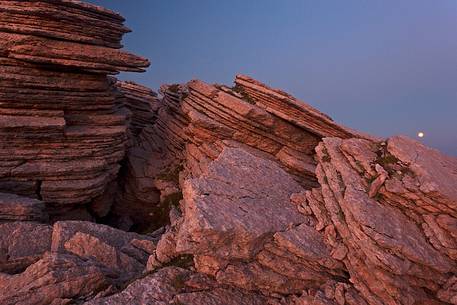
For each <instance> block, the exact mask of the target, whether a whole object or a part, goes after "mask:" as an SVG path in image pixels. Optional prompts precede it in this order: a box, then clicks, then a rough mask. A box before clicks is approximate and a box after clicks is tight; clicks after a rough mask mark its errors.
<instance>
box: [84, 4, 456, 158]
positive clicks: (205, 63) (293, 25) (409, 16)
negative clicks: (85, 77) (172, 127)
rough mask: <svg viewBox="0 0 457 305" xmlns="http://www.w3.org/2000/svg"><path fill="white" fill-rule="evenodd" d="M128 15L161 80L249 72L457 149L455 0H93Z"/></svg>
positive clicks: (130, 45) (152, 78)
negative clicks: (419, 133)
mask: <svg viewBox="0 0 457 305" xmlns="http://www.w3.org/2000/svg"><path fill="white" fill-rule="evenodd" d="M89 2H92V3H95V4H99V5H102V6H105V7H107V8H110V9H113V10H115V11H117V12H120V13H121V14H122V15H123V16H124V17H125V18H126V19H127V22H126V24H127V26H129V27H130V28H131V29H132V30H133V33H130V34H128V35H126V36H125V39H124V44H125V46H126V48H127V49H129V50H130V51H132V52H134V53H137V54H140V55H143V56H146V57H148V58H149V59H150V60H151V63H152V64H151V67H150V68H149V70H148V72H147V73H144V74H124V75H122V76H121V78H124V79H132V80H135V81H137V82H139V83H142V84H144V85H147V86H149V87H152V88H155V89H156V88H158V86H159V85H160V84H162V83H176V82H187V81H188V80H190V79H195V78H198V79H202V80H204V81H208V82H217V83H225V84H229V85H230V84H231V83H232V82H233V79H234V76H235V75H236V74H238V73H243V74H247V75H250V76H252V77H254V78H257V79H259V80H260V81H263V82H265V83H267V84H269V85H271V86H273V87H278V88H281V89H283V90H285V91H288V92H290V93H292V94H293V95H295V96H296V97H297V98H299V99H301V100H303V101H305V102H307V103H309V104H311V105H313V106H314V107H316V108H318V109H320V110H321V111H323V112H326V113H327V114H329V115H330V116H332V117H333V118H334V119H335V120H336V121H337V122H340V123H342V124H344V125H347V126H349V127H352V128H355V129H359V130H362V131H365V132H369V133H372V134H376V135H380V136H390V135H394V134H406V135H409V136H411V137H415V138H417V137H416V135H417V133H418V132H419V131H423V132H424V133H425V137H424V138H423V139H421V141H423V142H425V143H426V144H428V145H430V146H433V147H436V148H438V149H440V150H442V151H444V152H446V153H448V154H452V155H457V1H456V0H439V1H431V0H370V1H368V0H345V1H339V0H333V1H330V0H323V1H314V0H283V1H277V0H262V1H260V0H250V1H248V0H231V1H216V0H193V1H187V0H135V1H125V0H93V1H89Z"/></svg>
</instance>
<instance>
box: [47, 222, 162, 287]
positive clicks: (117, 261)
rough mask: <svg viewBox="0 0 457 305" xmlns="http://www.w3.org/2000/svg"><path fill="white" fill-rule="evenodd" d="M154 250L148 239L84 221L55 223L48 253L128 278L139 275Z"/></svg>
mask: <svg viewBox="0 0 457 305" xmlns="http://www.w3.org/2000/svg"><path fill="white" fill-rule="evenodd" d="M154 250H155V243H154V240H153V239H152V238H151V237H148V236H145V235H139V234H136V233H130V232H124V231H121V230H117V229H114V228H112V227H109V226H105V225H100V224H94V223H90V222H83V221H62V222H56V223H55V224H54V227H53V232H52V245H51V251H53V252H58V253H71V254H74V255H77V256H79V257H81V258H84V259H92V260H95V261H97V262H98V263H99V264H101V265H103V266H105V267H106V268H109V269H111V270H113V271H115V272H117V273H119V274H120V276H121V277H122V278H131V277H133V276H136V275H137V274H139V273H141V272H142V271H143V269H144V268H145V266H146V263H147V260H148V257H149V255H151V254H152V253H153V251H154Z"/></svg>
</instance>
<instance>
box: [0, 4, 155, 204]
mask: <svg viewBox="0 0 457 305" xmlns="http://www.w3.org/2000/svg"><path fill="white" fill-rule="evenodd" d="M123 21H124V19H123V18H122V17H121V16H119V15H118V14H116V13H114V12H111V11H109V10H106V9H103V8H101V7H98V6H95V5H90V4H85V3H82V2H80V1H70V0H59V1H51V0H41V1H35V0H34V1H26V2H25V1H0V136H1V138H0V190H1V191H3V192H9V193H16V194H20V195H25V196H29V197H35V198H37V199H41V200H43V201H44V202H45V203H47V204H48V205H49V206H52V207H53V208H52V209H51V210H54V211H58V210H65V209H68V208H71V207H74V206H76V205H81V204H85V203H88V202H90V201H91V200H92V199H94V198H96V197H97V196H100V195H101V194H102V193H103V191H104V189H105V186H106V185H107V184H108V183H109V182H110V181H112V180H113V179H115V177H116V174H117V172H118V170H119V165H118V162H119V161H120V160H121V159H122V158H123V156H124V153H125V143H126V140H127V136H126V135H127V133H126V128H127V126H126V125H127V120H126V115H127V112H126V111H125V109H123V106H122V104H121V102H120V101H119V100H116V99H117V96H118V93H117V90H116V88H115V86H114V84H113V80H112V79H110V78H108V77H107V75H108V74H115V73H118V72H119V71H137V72H141V71H143V69H144V68H145V67H147V66H148V64H149V63H148V61H147V60H146V59H143V58H141V57H138V56H135V55H131V54H129V53H125V52H123V51H120V50H119V48H120V47H121V45H120V41H121V38H122V35H123V34H124V33H126V32H128V29H127V28H125V27H124V26H123ZM51 212H52V211H51Z"/></svg>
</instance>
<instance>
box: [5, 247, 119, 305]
mask: <svg viewBox="0 0 457 305" xmlns="http://www.w3.org/2000/svg"><path fill="white" fill-rule="evenodd" d="M114 283H115V275H114V274H112V272H111V271H110V270H109V269H106V268H104V267H103V266H100V265H98V264H97V263H96V262H94V261H90V260H89V261H87V260H82V259H80V258H78V257H76V256H73V255H67V254H57V253H49V252H48V253H46V254H45V255H44V256H43V258H42V259H41V260H39V261H38V262H36V263H35V264H33V265H32V266H30V267H28V268H27V269H26V270H25V271H24V272H23V273H20V274H16V275H7V274H0V292H1V293H0V303H1V304H4V305H17V304H21V305H48V304H68V303H69V301H71V300H78V299H79V300H84V299H85V298H91V297H93V296H94V295H96V294H97V293H98V292H100V291H103V290H105V289H107V288H109V287H110V286H111V285H113V284H114ZM65 300H66V303H65V302H64V301H65ZM58 301H59V302H61V303H56V302H58Z"/></svg>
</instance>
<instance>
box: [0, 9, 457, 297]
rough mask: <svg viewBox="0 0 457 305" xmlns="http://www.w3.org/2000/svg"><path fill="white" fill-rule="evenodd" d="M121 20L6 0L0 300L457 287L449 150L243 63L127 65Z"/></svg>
mask: <svg viewBox="0 0 457 305" xmlns="http://www.w3.org/2000/svg"><path fill="white" fill-rule="evenodd" d="M123 21H124V20H123V18H122V17H121V16H119V15H118V14H116V13H114V12H111V11H109V10H106V9H103V8H101V7H98V6H95V5H91V4H85V3H83V2H80V1H75V0H31V1H19V0H18V1H1V0H0V191H1V193H0V304H2V305H3V304H5V305H10V304H11V305H13V304H25V305H28V304H30V305H35V304H43V305H47V304H51V305H69V304H86V305H117V304H138V305H140V304H141V305H143V304H174V305H178V304H195V305H197V304H199V305H200V304H201V305H206V304H208V305H209V304H228V305H230V304H246V305H250V304H259V305H260V304H270V305H273V304H274V305H346V304H348V305H397V304H401V305H422V304H423V305H446V304H457V263H456V261H457V159H455V158H451V157H447V156H444V155H442V154H441V153H439V152H438V151H436V150H433V149H430V148H427V147H425V146H423V145H422V144H420V143H418V142H415V141H413V140H411V139H408V138H406V137H393V138H390V139H387V140H383V139H378V138H375V137H372V136H369V135H364V134H362V133H359V132H356V131H353V130H350V129H348V128H346V127H343V126H341V125H338V124H337V123H335V122H333V121H332V120H331V119H330V118H329V117H328V116H326V115H325V114H322V113H320V112H319V111H318V110H316V109H314V108H312V107H311V106H309V105H307V104H305V103H303V102H301V101H299V100H297V99H296V98H294V97H293V96H291V95H289V94H287V93H285V92H282V91H281V90H278V89H273V88H270V87H268V86H266V85H264V84H262V83H260V82H258V81H256V80H254V79H252V78H249V77H247V76H243V75H239V76H237V77H236V79H235V86H234V87H232V88H229V87H226V86H223V85H217V84H215V85H210V84H206V83H204V82H201V81H198V80H194V81H191V82H189V83H187V84H185V85H164V86H162V87H161V88H160V93H161V97H159V96H158V95H157V94H155V93H154V92H153V91H152V90H150V89H148V88H145V87H143V86H141V85H138V84H135V83H132V82H121V81H118V80H116V79H115V78H113V77H111V76H108V75H109V74H115V73H117V72H119V71H142V70H143V69H144V68H145V67H146V66H147V65H148V62H147V60H145V59H143V58H140V57H137V56H135V55H131V54H128V53H125V52H123V51H121V50H120V48H121V47H122V46H121V45H120V41H121V38H122V35H123V34H124V33H126V32H127V31H128V29H126V28H125V27H124V26H123ZM126 152H127V155H126ZM121 165H122V166H121ZM118 172H120V174H118ZM47 212H49V214H50V221H51V223H53V225H48V224H42V223H40V222H47V221H48V215H47ZM59 219H60V220H71V219H78V220H83V219H84V220H88V221H57V222H56V220H59ZM89 221H102V222H104V223H109V224H112V225H114V226H116V227H117V228H118V229H115V228H113V227H109V226H107V225H102V224H96V223H93V222H89ZM119 228H121V229H124V230H129V229H130V230H135V231H137V232H143V233H145V234H138V233H131V232H126V231H122V230H119ZM146 232H147V233H146Z"/></svg>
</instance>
